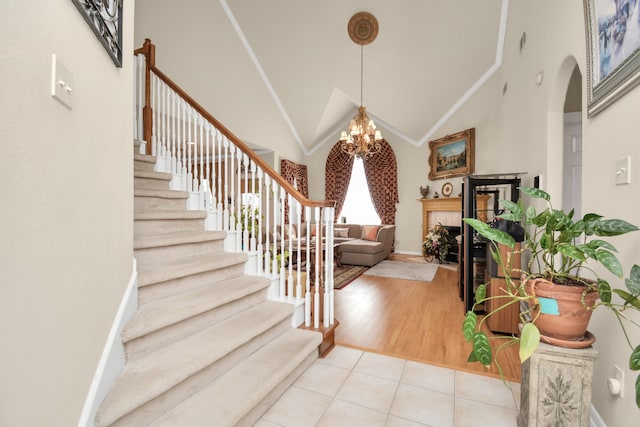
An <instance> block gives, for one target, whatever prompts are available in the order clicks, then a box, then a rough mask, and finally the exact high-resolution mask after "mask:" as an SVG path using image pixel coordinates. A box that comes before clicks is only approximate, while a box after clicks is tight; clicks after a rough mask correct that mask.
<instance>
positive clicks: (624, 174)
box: [616, 156, 631, 185]
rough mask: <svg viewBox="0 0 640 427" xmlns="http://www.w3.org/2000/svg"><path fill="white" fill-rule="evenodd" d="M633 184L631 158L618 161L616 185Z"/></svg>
mask: <svg viewBox="0 0 640 427" xmlns="http://www.w3.org/2000/svg"><path fill="white" fill-rule="evenodd" d="M624 184H631V156H627V157H623V158H622V159H618V160H616V185H624Z"/></svg>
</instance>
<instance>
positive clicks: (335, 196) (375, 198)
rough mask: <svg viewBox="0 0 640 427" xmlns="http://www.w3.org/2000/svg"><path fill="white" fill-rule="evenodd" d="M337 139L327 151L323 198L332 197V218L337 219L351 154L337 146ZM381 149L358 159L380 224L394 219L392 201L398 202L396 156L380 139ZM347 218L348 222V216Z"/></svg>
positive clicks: (350, 165)
mask: <svg viewBox="0 0 640 427" xmlns="http://www.w3.org/2000/svg"><path fill="white" fill-rule="evenodd" d="M340 144H341V142H338V143H336V144H335V145H334V146H333V148H332V149H331V151H330V152H329V155H328V156H327V163H326V167H325V185H324V194H325V199H327V200H335V201H336V211H335V221H336V222H338V220H339V213H340V212H342V209H343V205H344V202H345V199H346V197H347V190H348V188H349V181H350V180H351V170H352V169H353V163H354V158H353V157H352V156H350V155H348V154H346V153H344V152H342V150H341V148H340ZM381 145H382V149H381V151H380V152H379V153H376V154H374V155H372V156H371V157H369V158H368V159H365V160H363V161H362V163H363V166H364V174H365V176H366V180H367V186H368V188H369V193H370V194H371V201H372V202H373V206H374V209H375V211H376V213H377V214H378V215H379V216H380V221H381V222H382V224H392V225H393V224H395V223H396V204H397V203H398V168H397V164H396V156H395V154H394V153H393V149H392V148H391V145H389V143H388V142H387V141H385V140H382V141H381ZM347 221H349V222H351V220H350V219H349V218H347Z"/></svg>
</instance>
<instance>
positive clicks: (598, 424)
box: [589, 405, 607, 427]
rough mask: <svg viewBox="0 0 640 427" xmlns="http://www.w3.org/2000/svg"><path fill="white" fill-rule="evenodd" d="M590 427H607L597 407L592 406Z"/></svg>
mask: <svg viewBox="0 0 640 427" xmlns="http://www.w3.org/2000/svg"><path fill="white" fill-rule="evenodd" d="M589 427H607V425H606V424H605V423H604V420H603V419H602V417H601V416H600V414H599V413H598V411H597V410H596V407H595V406H593V405H591V417H590V418H589Z"/></svg>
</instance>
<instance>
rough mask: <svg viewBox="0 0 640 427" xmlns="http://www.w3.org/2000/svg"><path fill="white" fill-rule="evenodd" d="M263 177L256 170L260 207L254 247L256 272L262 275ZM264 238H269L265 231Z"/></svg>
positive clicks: (260, 171)
mask: <svg viewBox="0 0 640 427" xmlns="http://www.w3.org/2000/svg"><path fill="white" fill-rule="evenodd" d="M263 177H264V172H263V171H262V169H258V199H259V200H260V205H259V209H258V212H259V213H258V245H257V247H256V251H257V252H258V271H257V274H263V273H264V265H265V264H264V263H263V262H262V257H265V259H266V252H265V250H264V247H263V246H262V230H263V227H264V223H263V222H262V215H263V210H262V206H263V199H262V194H263V193H262V179H263ZM267 203H268V199H267ZM267 215H269V207H268V205H267ZM267 221H268V220H267ZM266 236H267V239H268V238H269V234H268V231H267V234H266ZM268 247H269V244H268V243H267V248H268ZM267 252H268V251H267ZM267 265H268V264H267Z"/></svg>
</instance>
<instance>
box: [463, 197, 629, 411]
mask: <svg viewBox="0 0 640 427" xmlns="http://www.w3.org/2000/svg"><path fill="white" fill-rule="evenodd" d="M520 191H521V192H522V193H523V194H526V195H527V196H529V197H531V198H532V199H533V200H534V201H535V200H542V201H543V203H544V205H545V207H544V208H543V209H542V210H541V211H537V210H536V207H535V206H534V203H532V204H531V205H529V206H528V207H525V206H524V203H523V201H522V199H520V200H519V201H518V202H517V203H515V202H512V201H509V200H502V201H501V202H502V205H503V207H504V208H505V212H506V213H504V214H502V215H501V216H500V217H499V218H500V219H501V220H507V221H513V222H515V223H518V224H520V225H521V226H522V228H523V229H524V230H523V231H524V241H523V242H521V247H520V249H517V250H516V249H514V248H515V247H516V245H515V240H514V238H513V237H512V236H511V235H510V234H508V233H506V232H504V231H501V230H498V229H496V228H493V227H491V226H490V225H489V224H487V223H485V222H482V221H479V220H477V219H473V218H464V219H463V221H464V222H465V223H467V224H469V225H470V226H471V227H472V228H473V229H474V230H475V231H476V232H477V233H478V234H480V235H481V236H483V237H484V238H486V239H488V240H489V244H490V248H491V255H492V257H493V259H494V260H495V262H496V263H497V265H498V268H500V269H501V271H502V273H503V276H504V277H505V282H506V287H505V289H503V290H502V294H501V295H493V296H487V293H486V284H485V285H481V286H479V287H478V289H477V290H476V294H475V305H474V309H473V310H470V311H469V312H467V314H466V316H465V320H464V323H463V331H464V336H465V338H466V339H467V340H468V341H470V342H471V343H472V345H473V350H472V352H471V354H470V356H469V361H471V362H476V361H477V362H480V363H482V364H483V365H485V366H489V365H491V364H492V363H493V362H495V359H494V357H493V354H492V350H491V346H490V344H489V338H488V336H487V335H486V334H485V333H484V332H482V330H481V326H482V323H483V322H485V321H486V319H487V318H489V317H491V316H492V315H494V314H495V313H496V312H497V311H499V310H503V309H505V308H506V307H507V306H509V305H511V304H518V305H519V306H520V307H524V308H523V309H522V310H520V321H521V324H522V328H521V332H520V336H519V337H512V338H510V339H509V341H508V343H507V344H515V343H519V344H520V350H519V356H520V361H521V362H524V361H525V360H527V359H528V358H529V357H530V356H531V354H533V352H534V351H535V350H536V349H537V347H538V345H539V343H540V341H541V338H542V339H543V340H544V341H546V342H549V343H550V344H553V345H560V346H566V347H573V348H579V347H581V346H585V345H584V343H586V346H589V345H590V344H591V342H590V341H589V340H587V339H585V338H588V337H585V333H586V323H585V324H584V326H581V327H579V328H578V330H577V331H575V330H574V331H573V332H571V333H569V334H567V333H565V331H566V330H567V329H568V328H569V326H566V325H564V326H561V327H560V335H558V336H554V335H553V334H555V332H554V331H553V325H552V323H554V322H555V321H557V320H561V318H562V317H563V316H562V315H563V314H564V313H565V312H570V315H571V316H570V317H571V319H570V321H571V322H574V321H575V317H576V316H577V313H578V312H579V311H580V312H584V313H582V314H584V317H585V319H586V321H587V322H588V319H589V317H590V315H591V312H592V311H593V310H595V309H597V308H599V307H604V308H608V309H609V310H611V311H612V312H613V314H614V315H615V316H616V318H617V320H618V323H619V324H620V326H621V327H622V330H623V333H624V335H625V337H626V339H627V342H628V344H629V346H630V348H631V356H630V358H629V368H630V369H631V370H634V371H637V370H640V345H635V346H634V345H633V343H631V341H630V339H629V336H628V334H627V331H626V327H625V325H629V324H633V325H635V326H640V325H639V324H638V323H636V322H634V321H633V320H632V319H630V318H629V317H628V316H627V313H625V312H626V311H627V310H635V311H640V298H639V295H640V266H638V265H634V266H633V267H632V268H631V271H630V276H629V278H627V279H626V280H625V285H626V290H625V289H619V288H612V287H611V286H610V285H609V283H608V282H607V281H606V280H605V279H604V278H602V277H599V276H598V274H596V272H595V271H594V270H592V269H591V268H590V265H591V264H588V261H591V262H595V263H596V264H600V265H601V266H603V267H604V268H605V269H606V270H608V271H609V272H611V273H612V274H614V275H615V276H616V277H619V278H622V277H623V268H622V265H621V264H620V261H619V260H618V258H617V257H616V255H615V253H616V252H617V251H616V249H615V247H614V246H613V245H612V244H611V243H609V242H608V241H606V240H604V239H603V238H606V237H609V236H618V235H622V234H626V233H629V232H632V231H636V230H638V227H637V226H635V225H633V224H630V223H628V222H626V221H623V220H620V219H604V218H603V217H602V216H601V215H597V214H593V213H589V214H586V215H584V217H583V218H580V219H574V218H573V211H571V212H569V213H565V212H563V211H561V210H557V209H553V207H552V205H551V200H550V196H549V194H548V193H546V192H544V191H542V190H539V189H536V188H530V187H522V188H520ZM500 245H506V247H508V248H510V249H508V250H507V251H501V250H500ZM501 252H502V253H501ZM523 254H524V255H525V256H526V257H528V259H529V260H528V262H527V263H526V266H525V267H524V268H522V269H518V270H517V271H515V270H510V269H509V268H508V266H510V265H512V263H511V257H513V256H521V255H523ZM585 272H587V274H588V275H589V276H591V277H593V278H589V279H587V278H585V277H584V276H585ZM514 273H515V274H514ZM513 277H517V278H516V279H514V278H513ZM547 288H550V289H551V290H554V291H560V295H549V294H547V293H546V292H547ZM614 295H615V297H614ZM494 298H495V299H500V304H499V305H497V307H498V308H496V309H495V310H493V311H489V312H486V313H485V315H484V316H483V317H482V318H481V319H480V320H479V318H478V316H477V315H476V313H475V308H476V307H478V306H479V305H481V304H482V305H484V303H485V302H487V301H488V300H490V299H494ZM571 298H573V299H574V301H573V302H570V304H572V306H569V307H568V308H567V307H565V306H564V302H565V301H564V300H568V299H571ZM617 299H619V300H617ZM522 303H524V304H522ZM580 328H582V329H581V330H580ZM575 343H578V344H577V345H572V344H575ZM500 348H503V346H501V347H500ZM498 351H499V350H498ZM635 390H636V404H637V405H638V407H640V376H639V377H638V378H637V380H636V383H635Z"/></svg>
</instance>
